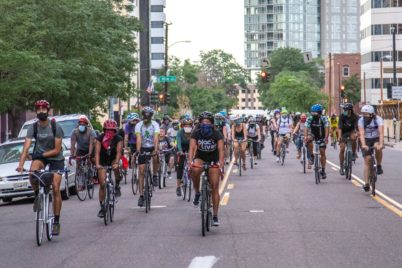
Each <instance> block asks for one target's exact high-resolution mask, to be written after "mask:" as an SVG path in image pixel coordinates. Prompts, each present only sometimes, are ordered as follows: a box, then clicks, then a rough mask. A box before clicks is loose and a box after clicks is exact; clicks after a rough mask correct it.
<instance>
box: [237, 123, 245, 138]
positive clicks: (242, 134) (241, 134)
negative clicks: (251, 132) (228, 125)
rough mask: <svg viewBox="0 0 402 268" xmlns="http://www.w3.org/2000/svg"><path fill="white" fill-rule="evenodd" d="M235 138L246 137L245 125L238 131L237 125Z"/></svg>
mask: <svg viewBox="0 0 402 268" xmlns="http://www.w3.org/2000/svg"><path fill="white" fill-rule="evenodd" d="M235 138H236V139H244V133H243V126H242V128H241V130H240V131H236V126H235Z"/></svg>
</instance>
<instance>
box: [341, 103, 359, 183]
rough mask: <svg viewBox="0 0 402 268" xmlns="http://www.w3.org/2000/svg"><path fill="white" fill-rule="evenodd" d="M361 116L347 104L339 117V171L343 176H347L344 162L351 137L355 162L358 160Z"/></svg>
mask: <svg viewBox="0 0 402 268" xmlns="http://www.w3.org/2000/svg"><path fill="white" fill-rule="evenodd" d="M358 121H359V116H358V115H357V114H355V113H354V112H353V105H352V104H351V103H345V104H344V105H343V112H342V114H341V115H340V116H339V123H338V137H340V140H339V149H340V150H339V163H340V166H341V169H340V170H339V172H340V174H341V175H345V170H344V166H343V161H344V157H345V147H346V140H347V138H348V137H349V138H350V139H351V141H352V151H353V161H354V160H355V159H356V147H357V144H356V140H357V135H356V130H357V129H358V126H357V122H358Z"/></svg>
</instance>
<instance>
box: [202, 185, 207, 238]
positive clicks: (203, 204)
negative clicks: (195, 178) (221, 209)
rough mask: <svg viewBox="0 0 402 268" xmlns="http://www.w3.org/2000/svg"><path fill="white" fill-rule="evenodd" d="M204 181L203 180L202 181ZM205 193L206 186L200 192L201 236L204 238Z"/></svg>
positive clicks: (205, 217)
mask: <svg viewBox="0 0 402 268" xmlns="http://www.w3.org/2000/svg"><path fill="white" fill-rule="evenodd" d="M203 181H204V180H203ZM207 202H208V201H207V193H206V185H203V186H202V191H201V232H202V236H205V234H206V232H207V229H206V224H207Z"/></svg>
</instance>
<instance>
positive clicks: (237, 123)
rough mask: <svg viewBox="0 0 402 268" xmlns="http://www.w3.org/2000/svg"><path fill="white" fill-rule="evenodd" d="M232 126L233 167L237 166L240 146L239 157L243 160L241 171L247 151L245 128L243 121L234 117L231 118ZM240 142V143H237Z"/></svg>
mask: <svg viewBox="0 0 402 268" xmlns="http://www.w3.org/2000/svg"><path fill="white" fill-rule="evenodd" d="M233 121H234V124H233V126H232V137H233V151H234V158H235V165H237V166H239V161H238V159H239V146H240V157H241V158H242V159H243V169H244V170H247V168H246V150H247V126H246V124H244V123H243V119H242V118H241V117H240V116H239V115H236V116H235V117H234V118H233ZM239 141H240V143H239Z"/></svg>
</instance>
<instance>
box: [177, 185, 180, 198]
mask: <svg viewBox="0 0 402 268" xmlns="http://www.w3.org/2000/svg"><path fill="white" fill-rule="evenodd" d="M176 195H177V196H179V197H180V196H181V188H180V187H177V188H176Z"/></svg>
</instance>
